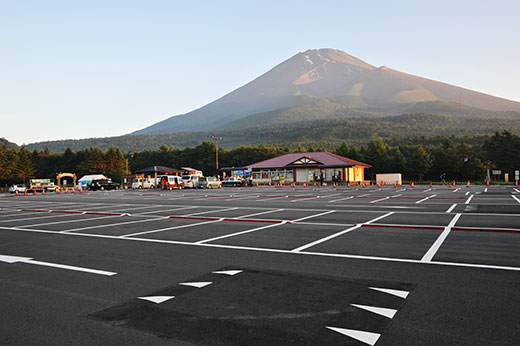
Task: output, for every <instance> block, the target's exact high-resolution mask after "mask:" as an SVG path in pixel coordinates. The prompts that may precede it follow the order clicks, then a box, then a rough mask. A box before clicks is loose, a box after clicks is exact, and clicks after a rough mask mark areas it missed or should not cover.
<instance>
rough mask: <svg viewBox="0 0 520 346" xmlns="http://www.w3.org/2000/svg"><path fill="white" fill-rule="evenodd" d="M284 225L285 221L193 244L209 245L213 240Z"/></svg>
mask: <svg viewBox="0 0 520 346" xmlns="http://www.w3.org/2000/svg"><path fill="white" fill-rule="evenodd" d="M285 224H286V221H283V222H281V223H275V224H271V225H267V226H262V227H257V228H253V229H249V230H246V231H241V232H236V233H231V234H225V235H221V236H219V237H214V238H209V239H204V240H200V241H198V242H195V244H205V243H209V242H212V241H215V240H220V239H225V238H230V237H235V236H237V235H242V234H247V233H252V232H256V231H260V230H262V229H266V228H271V227H276V226H280V225H285Z"/></svg>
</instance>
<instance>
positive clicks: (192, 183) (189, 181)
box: [182, 175, 199, 189]
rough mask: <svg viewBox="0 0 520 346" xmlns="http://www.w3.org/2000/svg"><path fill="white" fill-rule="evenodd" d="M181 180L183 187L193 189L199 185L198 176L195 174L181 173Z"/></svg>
mask: <svg viewBox="0 0 520 346" xmlns="http://www.w3.org/2000/svg"><path fill="white" fill-rule="evenodd" d="M182 181H184V187H185V188H191V189H195V188H197V187H198V186H199V177H198V176H196V175H183V176H182Z"/></svg>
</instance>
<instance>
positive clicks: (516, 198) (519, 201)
mask: <svg viewBox="0 0 520 346" xmlns="http://www.w3.org/2000/svg"><path fill="white" fill-rule="evenodd" d="M511 197H513V198H514V199H515V201H517V202H518V203H520V199H518V197H516V196H513V195H511Z"/></svg>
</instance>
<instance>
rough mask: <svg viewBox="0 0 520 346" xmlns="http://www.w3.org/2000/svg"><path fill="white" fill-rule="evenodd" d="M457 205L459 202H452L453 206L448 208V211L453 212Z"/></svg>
mask: <svg viewBox="0 0 520 346" xmlns="http://www.w3.org/2000/svg"><path fill="white" fill-rule="evenodd" d="M456 206H457V203H454V204H452V205H451V207H449V208H448V210H446V213H451V212H452V211H453V209H455V207H456Z"/></svg>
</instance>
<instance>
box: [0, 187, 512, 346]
mask: <svg viewBox="0 0 520 346" xmlns="http://www.w3.org/2000/svg"><path fill="white" fill-rule="evenodd" d="M0 208H1V209H0V270H1V273H2V276H1V277H0V285H1V286H0V287H1V288H2V292H3V294H2V297H1V298H0V302H1V306H2V310H4V311H5V313H3V314H2V317H1V319H2V323H1V327H0V328H1V329H0V335H1V336H0V341H1V342H0V344H2V345H20V344H24V345H37V344H53V345H70V344H75V345H92V344H106V345H144V344H146V345H367V344H368V345H378V346H380V345H517V344H518V339H519V338H520V324H519V323H518V316H519V315H520V290H519V287H520V191H519V189H518V188H517V187H515V186H490V187H487V186H471V187H469V188H468V187H466V186H455V187H451V188H449V187H448V186H434V187H432V188H430V187H429V186H415V187H414V188H412V187H409V186H401V187H397V188H394V187H393V186H385V187H381V188H378V187H377V186H369V187H350V188H348V187H346V186H340V187H337V188H334V187H332V186H325V187H321V188H318V187H314V186H309V187H307V188H304V187H301V186H299V187H296V188H291V187H280V188H278V187H271V186H260V187H248V188H223V189H219V190H181V191H161V190H136V191H132V190H121V191H109V192H103V191H96V192H83V193H79V192H76V193H74V194H72V193H67V194H63V193H62V194H59V195H58V194H54V193H49V194H46V195H36V196H35V195H29V196H14V195H1V197H0Z"/></svg>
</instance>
